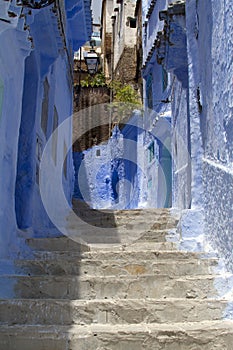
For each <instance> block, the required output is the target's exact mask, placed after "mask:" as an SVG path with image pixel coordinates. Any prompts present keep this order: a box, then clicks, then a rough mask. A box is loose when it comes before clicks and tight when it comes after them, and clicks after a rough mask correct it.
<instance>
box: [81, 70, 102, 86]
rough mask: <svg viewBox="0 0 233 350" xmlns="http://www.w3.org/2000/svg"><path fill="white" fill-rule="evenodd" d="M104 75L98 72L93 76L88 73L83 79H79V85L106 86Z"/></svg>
mask: <svg viewBox="0 0 233 350" xmlns="http://www.w3.org/2000/svg"><path fill="white" fill-rule="evenodd" d="M106 85H107V84H106V81H105V76H104V74H103V73H98V74H96V75H94V76H91V75H88V76H87V78H86V79H85V80H81V86H82V87H85V86H91V87H95V86H96V87H99V86H106Z"/></svg>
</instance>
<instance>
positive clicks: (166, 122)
mask: <svg viewBox="0 0 233 350" xmlns="http://www.w3.org/2000/svg"><path fill="white" fill-rule="evenodd" d="M166 5H167V1H164V0H160V1H151V2H147V1H142V5H141V6H142V51H143V58H142V77H143V101H144V107H145V113H144V130H145V137H144V159H145V164H144V173H145V180H144V189H143V192H144V193H145V200H146V202H147V206H151V207H171V205H172V154H171V116H172V111H171V89H172V78H171V74H170V73H169V72H168V70H167V68H166V67H165V66H162V65H161V64H159V62H158V59H157V58H158V49H157V41H158V33H160V32H161V30H162V27H163V25H162V23H161V22H160V21H159V20H158V19H159V12H160V11H162V10H163V9H164V7H165V6H166Z"/></svg>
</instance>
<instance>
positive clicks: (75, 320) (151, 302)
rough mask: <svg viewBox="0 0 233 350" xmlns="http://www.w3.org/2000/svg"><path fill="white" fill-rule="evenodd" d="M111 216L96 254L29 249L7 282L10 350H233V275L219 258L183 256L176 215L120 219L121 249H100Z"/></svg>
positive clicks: (2, 333) (76, 248)
mask: <svg viewBox="0 0 233 350" xmlns="http://www.w3.org/2000/svg"><path fill="white" fill-rule="evenodd" d="M105 214H106V213H105ZM105 214H104V216H103V217H102V216H101V213H99V214H98V215H97V217H96V218H95V220H96V221H95V223H92V224H93V225H94V226H93V231H92V233H91V234H90V236H89V237H85V234H84V233H83V235H82V239H85V238H86V240H87V241H88V242H89V243H88V245H85V244H80V243H77V242H74V241H73V240H70V239H69V238H67V237H59V238H56V237H55V238H30V239H27V240H26V241H27V244H28V246H29V247H30V248H31V251H32V253H31V254H28V256H27V258H26V259H25V258H24V259H17V260H15V261H14V263H13V264H9V265H8V266H7V274H5V275H2V276H1V277H0V298H1V300H0V323H1V327H0V350H141V349H150V350H151V349H155V350H162V349H164V350H201V349H203V350H218V349H219V350H226V349H228V350H232V349H233V321H231V319H230V318H231V315H232V314H233V303H232V301H231V298H230V294H229V293H228V292H229V286H230V283H231V280H232V276H231V275H224V276H223V275H222V274H221V273H220V272H218V269H217V264H218V259H217V258H216V257H211V256H208V255H205V254H202V253H192V252H185V251H179V250H178V248H177V246H178V239H179V236H177V233H176V229H175V227H176V224H177V219H178V218H177V217H176V216H173V214H172V213H171V212H170V211H169V210H167V209H157V210H156V209H154V210H143V211H142V210H133V211H117V212H114V213H111V218H112V220H113V218H114V220H113V222H112V225H109V226H114V227H116V228H117V232H118V238H117V240H115V241H119V242H118V243H109V241H110V237H111V235H110V236H109V240H108V243H107V244H105V242H104V236H103V237H100V236H99V237H98V239H97V241H98V243H96V240H95V234H94V233H95V225H98V227H101V225H102V226H103V227H105V228H106V221H108V224H109V216H106V215H105ZM97 221H98V223H97ZM89 223H90V222H89ZM143 223H144V224H143ZM127 237H128V241H127ZM122 242H124V243H122ZM220 293H221V294H220ZM227 293H228V294H227ZM223 295H225V297H223Z"/></svg>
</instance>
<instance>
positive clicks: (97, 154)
mask: <svg viewBox="0 0 233 350" xmlns="http://www.w3.org/2000/svg"><path fill="white" fill-rule="evenodd" d="M96 157H100V149H97V150H96Z"/></svg>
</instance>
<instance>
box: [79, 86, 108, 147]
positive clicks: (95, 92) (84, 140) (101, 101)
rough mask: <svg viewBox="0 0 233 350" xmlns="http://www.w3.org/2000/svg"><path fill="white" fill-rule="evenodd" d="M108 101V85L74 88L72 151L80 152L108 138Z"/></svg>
mask: <svg viewBox="0 0 233 350" xmlns="http://www.w3.org/2000/svg"><path fill="white" fill-rule="evenodd" d="M109 102H110V89H109V88H108V87H80V86H77V87H76V88H75V99H74V119H73V128H74V131H73V142H74V144H73V150H74V152H82V151H84V150H87V149H88V148H91V147H92V146H94V145H96V144H99V143H101V142H103V141H106V140H107V139H108V138H109V136H110V134H111V126H112V120H111V115H110V110H108V109H107V106H106V105H107V103H109Z"/></svg>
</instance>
